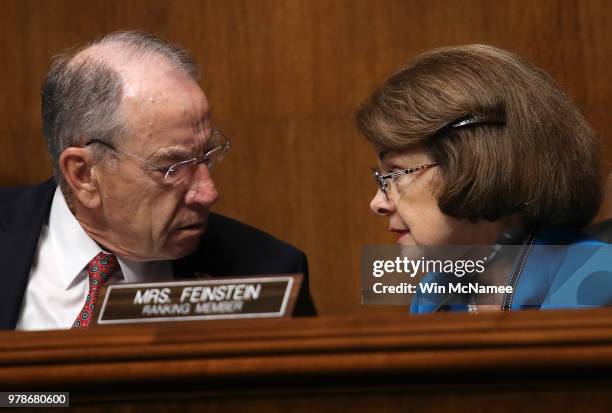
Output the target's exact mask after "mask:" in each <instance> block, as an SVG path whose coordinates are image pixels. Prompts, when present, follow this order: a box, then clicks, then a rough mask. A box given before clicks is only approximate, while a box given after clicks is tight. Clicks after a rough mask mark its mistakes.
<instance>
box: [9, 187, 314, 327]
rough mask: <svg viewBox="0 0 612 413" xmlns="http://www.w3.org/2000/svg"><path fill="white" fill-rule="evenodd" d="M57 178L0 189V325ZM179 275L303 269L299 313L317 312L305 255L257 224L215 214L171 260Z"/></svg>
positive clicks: (19, 290)
mask: <svg viewBox="0 0 612 413" xmlns="http://www.w3.org/2000/svg"><path fill="white" fill-rule="evenodd" d="M55 188H56V184H55V181H54V180H52V179H51V180H49V181H47V182H44V183H42V184H40V185H37V186H31V187H22V188H0V286H1V287H0V329H14V328H15V325H16V324H17V318H18V317H19V311H20V309H21V302H22V299H23V296H24V294H25V290H26V287H27V284H28V278H29V274H30V269H31V267H32V261H33V260H34V259H35V256H36V251H37V246H38V238H39V237H40V232H41V229H42V227H43V225H44V223H45V222H47V221H48V219H49V212H50V210H51V202H52V200H53V194H54V191H55ZM172 265H173V269H174V274H176V276H177V277H179V278H189V277H193V276H194V274H195V273H196V272H199V273H204V274H210V275H213V276H240V275H251V274H253V275H256V274H288V273H302V274H304V280H303V282H302V288H301V290H300V294H299V296H298V299H297V301H296V304H295V308H294V312H293V315H294V316H308V315H315V314H316V310H315V307H314V304H313V301H312V298H311V296H310V292H309V289H308V263H307V261H306V255H304V253H303V252H302V251H300V250H298V249H296V248H295V247H293V246H291V245H289V244H287V243H285V242H282V241H280V240H278V239H276V238H274V237H272V236H271V235H268V234H266V233H264V232H262V231H259V230H258V229H255V228H253V227H250V226H248V225H245V224H242V223H240V222H238V221H235V220H233V219H230V218H227V217H224V216H222V215H219V214H214V213H211V214H210V215H209V218H208V227H207V230H206V232H205V234H204V235H203V236H202V239H201V240H200V245H199V246H198V249H197V250H196V252H194V253H193V254H192V255H190V256H188V257H185V258H182V259H180V260H176V261H173V262H172Z"/></svg>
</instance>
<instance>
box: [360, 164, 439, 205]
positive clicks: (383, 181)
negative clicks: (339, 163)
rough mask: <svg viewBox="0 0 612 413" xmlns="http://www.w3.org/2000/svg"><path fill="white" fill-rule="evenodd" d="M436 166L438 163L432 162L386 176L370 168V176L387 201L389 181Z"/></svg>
mask: <svg viewBox="0 0 612 413" xmlns="http://www.w3.org/2000/svg"><path fill="white" fill-rule="evenodd" d="M436 165H438V162H435V161H432V162H429V163H426V164H423V165H419V166H415V167H413V168H407V169H403V170H401V171H395V172H390V173H388V174H386V175H383V174H382V172H381V171H380V169H378V168H372V174H373V175H374V179H375V180H376V183H377V184H378V189H380V191H381V192H382V193H383V194H385V197H387V199H389V181H388V180H389V179H393V180H396V179H397V178H399V177H400V176H403V175H409V174H412V173H415V172H418V171H422V170H424V169H427V168H431V167H432V166H436Z"/></svg>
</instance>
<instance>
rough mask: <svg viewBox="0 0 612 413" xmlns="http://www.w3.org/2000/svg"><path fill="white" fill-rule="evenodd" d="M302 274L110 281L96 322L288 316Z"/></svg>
mask: <svg viewBox="0 0 612 413" xmlns="http://www.w3.org/2000/svg"><path fill="white" fill-rule="evenodd" d="M302 278H303V277H302V274H286V275H285V274H283V275H274V276H248V277H236V278H214V279H206V280H199V279H195V280H188V281H172V282H157V283H143V284H112V285H108V286H106V287H105V288H104V290H103V291H102V292H101V295H103V296H104V299H103V301H102V303H101V306H100V310H99V312H98V314H97V317H96V316H94V320H95V321H96V324H100V325H105V324H131V323H158V322H175V321H196V320H224V319H240V318H274V317H290V316H291V314H292V312H293V307H294V305H295V300H296V298H297V295H298V292H299V289H300V285H301V283H302Z"/></svg>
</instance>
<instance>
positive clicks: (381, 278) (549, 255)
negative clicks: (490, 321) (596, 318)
mask: <svg viewBox="0 0 612 413" xmlns="http://www.w3.org/2000/svg"><path fill="white" fill-rule="evenodd" d="M610 248H612V247H611V246H609V245H606V246H596V247H593V246H580V247H576V246H565V245H562V246H559V245H531V246H529V248H526V247H525V245H503V246H501V245H494V246H493V245H462V246H443V247H406V246H366V247H363V249H362V256H361V290H362V294H361V295H362V303H363V304H366V305H406V306H409V305H410V304H411V303H412V301H413V300H414V299H415V297H418V296H421V297H423V296H427V297H426V298H427V301H428V302H430V303H436V302H443V303H445V304H466V303H471V304H477V305H481V304H482V305H489V304H499V303H500V302H503V301H504V300H507V299H508V297H510V298H511V297H513V295H514V293H515V291H516V289H517V286H519V285H520V284H519V283H518V281H519V280H520V279H521V278H522V277H532V278H533V277H536V278H538V280H537V283H538V284H540V283H542V282H544V283H545V282H547V280H549V279H551V280H552V279H555V280H556V282H558V281H559V280H562V279H563V276H562V274H561V276H559V274H557V272H559V271H558V269H556V267H555V268H551V266H550V265H549V264H548V263H550V262H560V263H567V262H570V263H571V262H572V261H571V260H573V259H575V258H576V257H581V258H580V259H578V260H576V261H577V262H586V263H588V262H589V259H590V258H591V257H594V256H596V255H598V254H602V253H604V251H603V249H607V250H608V251H607V253H610ZM526 267H527V268H529V271H525V270H524V269H525V268H526ZM570 267H571V268H572V271H573V274H574V275H575V276H574V277H572V278H571V279H572V282H573V283H574V284H576V285H573V284H572V285H569V283H566V284H568V285H565V284H563V283H559V285H558V286H557V285H551V286H548V287H547V288H546V289H545V290H546V291H548V292H549V293H550V294H554V293H556V292H558V293H560V294H561V293H563V294H567V296H568V297H571V301H572V303H574V304H582V305H591V304H594V302H595V301H597V300H595V299H594V298H593V297H597V292H598V287H597V286H598V285H601V282H602V280H603V279H606V280H612V272H605V274H604V273H602V272H601V271H598V272H597V273H592V274H591V273H589V272H588V271H587V270H588V266H586V265H585V266H584V268H574V266H571V265H570ZM560 268H561V267H560ZM581 270H584V272H585V273H584V274H581V273H580V271H581ZM611 270H612V267H611ZM611 283H612V281H611ZM530 284H532V285H533V282H531V283H530ZM563 289H571V291H570V292H569V293H568V292H567V291H563ZM568 291H569V290H568ZM522 297H525V295H522ZM542 300H543V297H540V296H537V295H534V296H533V298H532V297H529V296H527V297H526V298H525V302H524V304H527V305H540V304H542ZM572 303H569V302H568V305H569V304H572Z"/></svg>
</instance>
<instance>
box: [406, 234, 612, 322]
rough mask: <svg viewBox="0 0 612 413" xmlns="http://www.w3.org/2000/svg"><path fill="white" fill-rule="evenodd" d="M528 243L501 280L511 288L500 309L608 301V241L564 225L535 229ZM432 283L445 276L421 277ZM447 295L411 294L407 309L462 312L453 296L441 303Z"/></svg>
mask: <svg viewBox="0 0 612 413" xmlns="http://www.w3.org/2000/svg"><path fill="white" fill-rule="evenodd" d="M529 244H530V245H531V246H530V247H528V248H526V250H525V253H524V255H523V256H521V257H517V258H516V259H515V263H514V266H515V268H513V270H515V271H514V273H513V276H512V277H509V279H508V281H507V285H511V286H513V287H514V288H513V293H512V294H506V295H505V296H504V304H503V306H502V308H503V309H504V310H521V309H528V308H532V309H533V308H536V309H541V310H544V309H555V308H581V307H585V308H586V307H595V306H605V305H611V304H612V244H608V243H605V242H602V241H599V240H597V239H595V238H592V237H590V236H588V235H586V234H585V233H583V232H581V231H579V230H577V229H568V228H546V229H544V230H541V231H539V232H538V233H537V234H536V235H535V236H534V238H533V239H532V240H531V242H530V243H529ZM519 261H521V262H519ZM523 262H524V263H523ZM433 282H437V283H438V284H444V283H447V282H448V277H447V276H444V275H442V274H429V275H427V276H426V277H425V278H424V279H423V281H422V283H433ZM417 291H419V290H417ZM447 298H448V296H446V297H445V296H444V295H442V294H423V293H420V292H417V294H415V297H414V300H413V301H412V305H411V307H410V312H411V313H415V314H420V313H430V312H433V311H466V310H467V305H466V304H458V303H456V300H454V301H453V303H452V304H449V305H443V303H442V301H445V300H446V299H447Z"/></svg>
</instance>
